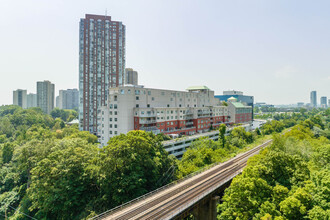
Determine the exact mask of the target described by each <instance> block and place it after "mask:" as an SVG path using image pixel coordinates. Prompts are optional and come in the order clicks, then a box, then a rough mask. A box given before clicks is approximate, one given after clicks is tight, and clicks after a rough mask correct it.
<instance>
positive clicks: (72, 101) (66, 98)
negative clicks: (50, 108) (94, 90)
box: [56, 89, 79, 109]
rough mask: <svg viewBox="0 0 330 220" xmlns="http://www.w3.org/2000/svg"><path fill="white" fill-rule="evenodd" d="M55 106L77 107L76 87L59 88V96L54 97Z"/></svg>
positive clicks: (62, 107)
mask: <svg viewBox="0 0 330 220" xmlns="http://www.w3.org/2000/svg"><path fill="white" fill-rule="evenodd" d="M56 107H57V108H60V109H78V107H79V91H78V89H67V90H60V91H59V96H57V97H56Z"/></svg>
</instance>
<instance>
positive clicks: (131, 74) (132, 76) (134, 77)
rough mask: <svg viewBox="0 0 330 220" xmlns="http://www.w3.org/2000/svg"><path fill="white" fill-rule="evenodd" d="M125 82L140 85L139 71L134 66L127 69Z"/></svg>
mask: <svg viewBox="0 0 330 220" xmlns="http://www.w3.org/2000/svg"><path fill="white" fill-rule="evenodd" d="M125 84H131V85H138V72H137V71H134V70H133V69H132V68H126V69H125Z"/></svg>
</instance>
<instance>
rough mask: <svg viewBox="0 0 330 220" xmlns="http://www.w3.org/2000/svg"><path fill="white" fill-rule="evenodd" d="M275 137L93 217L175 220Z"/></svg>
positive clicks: (233, 175)
mask: <svg viewBox="0 0 330 220" xmlns="http://www.w3.org/2000/svg"><path fill="white" fill-rule="evenodd" d="M271 142H272V140H268V141H266V142H265V143H263V144H261V145H259V146H257V147H255V148H253V149H251V150H249V151H247V152H245V153H242V154H239V155H237V156H236V157H234V158H232V159H230V160H228V161H226V162H224V163H221V164H217V165H215V166H213V167H211V168H210V169H208V170H205V171H204V172H202V173H199V174H197V175H195V176H192V177H190V178H187V179H185V180H183V181H181V182H178V183H176V184H170V185H169V187H163V188H162V189H161V190H156V191H154V192H152V193H149V194H148V195H147V196H143V197H139V198H138V199H135V200H134V201H133V202H129V203H127V204H124V205H122V206H119V207H117V208H114V209H112V210H109V211H107V212H104V213H102V214H100V215H98V216H95V217H94V218H92V219H93V220H94V219H118V220H126V219H172V218H175V217H176V216H178V215H180V214H181V213H182V212H184V211H185V210H187V209H189V208H191V207H192V206H194V205H195V204H196V203H198V202H199V201H201V200H202V199H203V198H205V197H207V196H209V195H210V194H212V193H213V192H214V191H215V190H217V189H218V188H219V187H220V186H222V185H224V184H225V183H227V182H228V181H230V180H231V179H232V178H233V177H235V176H236V175H238V174H239V173H240V172H241V171H242V169H243V167H244V166H245V165H246V162H247V160H248V158H249V157H251V156H253V155H255V154H257V153H258V152H259V151H260V149H261V148H263V147H265V146H267V145H269V144H270V143H271Z"/></svg>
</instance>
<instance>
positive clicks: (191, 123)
mask: <svg viewBox="0 0 330 220" xmlns="http://www.w3.org/2000/svg"><path fill="white" fill-rule="evenodd" d="M193 124H194V122H192V121H188V122H186V125H193Z"/></svg>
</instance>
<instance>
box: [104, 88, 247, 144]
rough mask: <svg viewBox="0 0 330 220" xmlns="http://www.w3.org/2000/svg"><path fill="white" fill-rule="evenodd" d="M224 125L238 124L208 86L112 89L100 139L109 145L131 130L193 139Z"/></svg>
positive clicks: (105, 110) (105, 109)
mask: <svg viewBox="0 0 330 220" xmlns="http://www.w3.org/2000/svg"><path fill="white" fill-rule="evenodd" d="M248 108H249V109H250V110H251V107H250V106H248ZM234 113H235V112H234ZM235 114H236V113H235ZM237 114H239V113H238V112H237ZM251 117H252V115H250V117H249V121H245V122H250V121H251ZM222 123H225V124H230V123H234V121H232V120H231V115H230V113H229V110H228V107H227V106H224V105H222V104H221V102H220V100H219V99H217V98H215V97H214V91H212V90H210V89H209V88H207V87H206V86H201V87H190V88H188V89H187V91H173V90H162V89H151V88H144V87H142V86H132V85H130V86H122V87H118V88H112V89H110V93H109V98H108V102H107V105H106V106H103V107H101V109H100V112H99V115H98V126H99V128H98V137H99V140H100V143H101V145H106V143H107V142H108V140H109V139H110V138H111V137H113V136H116V135H119V134H121V133H124V134H125V133H127V132H128V131H131V130H144V131H152V132H153V133H155V134H157V133H164V134H181V135H192V134H195V133H203V132H206V131H209V130H210V129H211V128H216V127H218V126H219V125H220V124H222ZM242 123H243V121H242Z"/></svg>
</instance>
